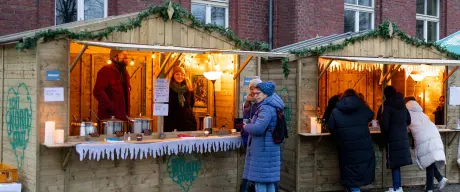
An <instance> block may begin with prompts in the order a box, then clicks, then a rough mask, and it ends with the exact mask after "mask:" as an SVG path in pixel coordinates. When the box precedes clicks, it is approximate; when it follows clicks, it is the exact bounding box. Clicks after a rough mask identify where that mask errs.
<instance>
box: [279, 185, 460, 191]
mask: <svg viewBox="0 0 460 192" xmlns="http://www.w3.org/2000/svg"><path fill="white" fill-rule="evenodd" d="M424 187H425V186H414V187H404V192H425V190H424ZM436 187H437V186H435V188H436ZM386 190H388V189H373V190H362V192H384V191H386ZM434 191H435V192H437V191H439V190H437V189H435V190H434ZM281 192H286V191H283V190H281ZM443 192H460V184H448V185H447V186H446V188H444V190H443Z"/></svg>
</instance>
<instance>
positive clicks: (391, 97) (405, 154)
mask: <svg viewBox="0 0 460 192" xmlns="http://www.w3.org/2000/svg"><path fill="white" fill-rule="evenodd" d="M383 94H384V95H385V101H384V103H383V109H382V106H380V108H379V112H381V111H382V115H381V116H380V118H381V119H380V130H381V132H382V135H383V138H384V142H385V149H386V159H387V164H386V166H387V169H391V172H392V180H393V188H390V189H389V190H388V192H402V191H403V189H402V185H401V171H400V168H401V167H403V166H406V165H411V164H412V158H411V151H410V145H409V134H408V132H407V126H408V125H410V123H411V119H410V114H409V111H407V109H406V106H405V105H404V97H403V96H402V94H401V93H397V92H396V89H395V88H394V87H392V86H388V87H385V89H384V90H383Z"/></svg>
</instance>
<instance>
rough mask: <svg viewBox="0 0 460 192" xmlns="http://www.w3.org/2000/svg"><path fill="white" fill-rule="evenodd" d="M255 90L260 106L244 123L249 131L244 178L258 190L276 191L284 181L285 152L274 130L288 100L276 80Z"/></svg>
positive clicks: (261, 191) (257, 191)
mask: <svg viewBox="0 0 460 192" xmlns="http://www.w3.org/2000/svg"><path fill="white" fill-rule="evenodd" d="M253 94H254V97H255V99H256V102H257V103H259V106H257V110H256V112H255V114H254V116H253V117H252V120H251V122H250V123H248V124H244V126H243V127H244V130H245V131H247V132H248V133H249V141H248V148H247V150H246V159H245V163H244V172H243V179H247V180H248V181H249V182H251V183H253V184H254V186H255V191H256V192H275V191H278V187H277V183H278V182H279V181H280V169H281V152H280V145H279V144H275V142H274V141H273V138H272V133H271V130H273V129H274V128H275V126H276V122H277V119H278V118H277V111H276V110H277V109H281V110H283V109H284V103H283V100H282V99H281V98H280V97H279V96H278V95H277V94H276V93H275V84H274V83H272V82H262V83H259V84H258V85H257V86H256V89H255V90H254V92H253ZM266 130H267V131H266ZM243 191H248V188H246V189H244V190H243Z"/></svg>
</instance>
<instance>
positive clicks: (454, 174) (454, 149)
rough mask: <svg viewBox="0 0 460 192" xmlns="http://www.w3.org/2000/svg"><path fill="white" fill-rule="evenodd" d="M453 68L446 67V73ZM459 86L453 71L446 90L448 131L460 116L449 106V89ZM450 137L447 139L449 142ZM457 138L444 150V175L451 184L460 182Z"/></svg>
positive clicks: (458, 109) (458, 76)
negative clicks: (446, 158)
mask: <svg viewBox="0 0 460 192" xmlns="http://www.w3.org/2000/svg"><path fill="white" fill-rule="evenodd" d="M452 68H453V67H448V73H449V72H450V71H451V70H452ZM459 86H460V71H458V70H457V71H455V72H454V73H453V74H452V76H451V77H450V78H449V79H448V80H447V90H446V99H445V101H446V103H447V105H446V107H447V108H446V111H447V119H446V122H447V123H446V125H447V127H448V128H449V129H456V128H457V124H458V117H459V116H460V107H459V106H452V105H449V99H450V90H449V87H459ZM451 139H452V136H450V137H448V140H449V141H450V140H451ZM458 147H459V138H458V137H457V138H455V139H454V140H453V142H452V144H451V145H450V146H447V148H446V155H447V156H449V157H450V158H449V159H448V161H447V166H446V170H447V171H446V173H447V177H448V178H451V179H450V181H451V182H453V183H459V182H460V170H459V168H458V167H459V166H458V164H457V158H456V157H457V154H458V153H459V150H458Z"/></svg>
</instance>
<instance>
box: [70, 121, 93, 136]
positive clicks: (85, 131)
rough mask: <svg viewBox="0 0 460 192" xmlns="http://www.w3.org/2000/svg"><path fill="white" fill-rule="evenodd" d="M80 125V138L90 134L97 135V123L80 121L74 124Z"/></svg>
mask: <svg viewBox="0 0 460 192" xmlns="http://www.w3.org/2000/svg"><path fill="white" fill-rule="evenodd" d="M74 124H76V125H80V136H87V135H90V134H91V133H97V123H93V122H91V121H82V122H80V123H74Z"/></svg>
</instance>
